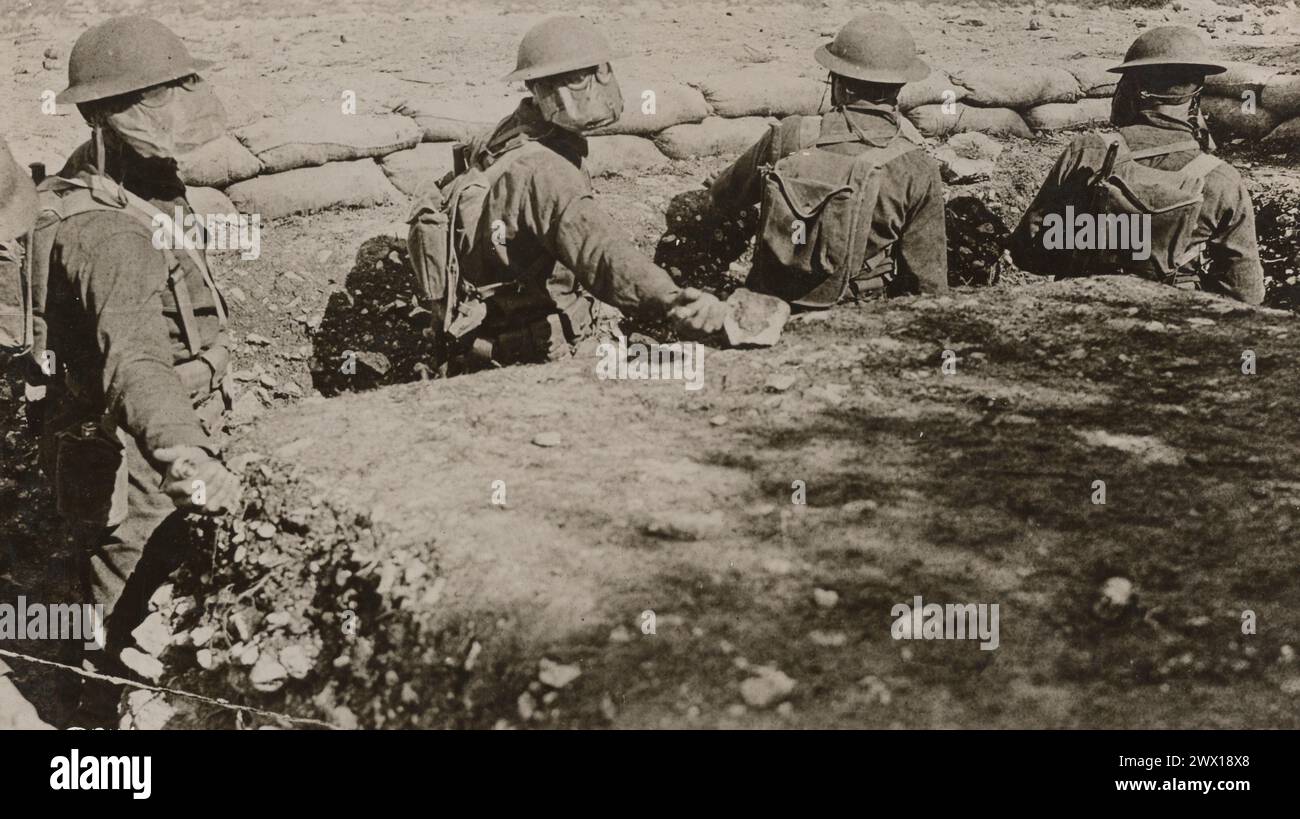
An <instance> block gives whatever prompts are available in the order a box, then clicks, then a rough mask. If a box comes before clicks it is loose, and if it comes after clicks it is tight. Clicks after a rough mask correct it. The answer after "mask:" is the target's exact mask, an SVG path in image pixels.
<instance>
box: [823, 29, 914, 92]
mask: <svg viewBox="0 0 1300 819" xmlns="http://www.w3.org/2000/svg"><path fill="white" fill-rule="evenodd" d="M813 56H814V57H815V58H816V59H817V62H819V63H821V64H822V65H823V66H825V67H826V69H827V70H829V71H830V72H831V73H832V74H838V75H840V76H841V77H848V78H849V79H853V80H862V81H863V82H876V83H884V84H890V85H902V84H904V83H909V82H915V81H916V80H922V79H925V78H926V77H927V76H928V75H929V74H930V66H929V65H927V64H926V63H925V61H923V60H922V59H920V58H919V57H917V56H916V42H915V41H914V40H913V39H912V35H911V33H910V32H908V30H907V29H906V28H904V26H903V24H902V23H900V22H898V21H897V20H895V19H894V18H893V17H890V16H889V15H888V14H862V15H859V16H857V17H854V18H853V19H852V20H850V21H849V22H848V23H846V24H845V25H844V28H842V29H840V33H839V34H836V35H835V39H834V41H832V42H830V43H827V44H826V45H824V46H822V47H821V48H819V49H817V51H816V53H815V54H814V55H813Z"/></svg>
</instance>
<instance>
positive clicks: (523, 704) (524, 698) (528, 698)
mask: <svg viewBox="0 0 1300 819" xmlns="http://www.w3.org/2000/svg"><path fill="white" fill-rule="evenodd" d="M515 707H516V708H518V710H519V718H520V719H522V720H523V721H524V722H527V721H528V720H530V719H532V718H533V714H535V713H537V700H535V699H533V695H532V694H530V693H528V692H527V691H525V692H524V693H522V694H520V695H519V699H518V700H516V701H515Z"/></svg>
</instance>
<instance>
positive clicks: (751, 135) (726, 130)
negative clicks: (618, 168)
mask: <svg viewBox="0 0 1300 819" xmlns="http://www.w3.org/2000/svg"><path fill="white" fill-rule="evenodd" d="M773 122H775V120H773V119H770V118H767V117H739V118H737V119H726V118H724V117H708V118H707V119H705V120H704V121H703V122H698V123H691V124H687V125H674V126H673V127H671V128H667V129H665V130H664V131H663V132H661V133H660V134H659V135H658V136H656V137H655V145H657V146H658V147H659V150H661V151H663V152H664V154H666V155H667V156H668V157H669V158H671V159H689V158H690V157H699V156H721V155H724V154H739V153H743V152H744V151H746V150H748V149H749V147H750V146H751V145H753V144H754V143H755V142H757V141H758V140H759V139H760V138H761V137H762V136H763V134H765V133H766V132H767V129H768V128H769V127H770V125H771V123H773Z"/></svg>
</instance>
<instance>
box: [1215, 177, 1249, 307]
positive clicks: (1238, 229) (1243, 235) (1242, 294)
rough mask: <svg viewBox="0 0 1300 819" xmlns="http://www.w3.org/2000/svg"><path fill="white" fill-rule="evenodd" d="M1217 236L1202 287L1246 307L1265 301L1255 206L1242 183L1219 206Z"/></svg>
mask: <svg viewBox="0 0 1300 819" xmlns="http://www.w3.org/2000/svg"><path fill="white" fill-rule="evenodd" d="M1211 207H1212V208H1213V212H1214V213H1215V214H1216V215H1217V217H1218V218H1217V220H1216V225H1215V229H1214V233H1213V234H1212V235H1211V236H1210V239H1209V242H1208V243H1207V245H1206V255H1207V256H1208V257H1209V263H1208V265H1207V266H1206V271H1205V272H1204V273H1203V274H1202V275H1201V286H1202V287H1204V288H1205V289H1206V290H1208V291H1210V292H1212V293H1220V294H1222V295H1225V296H1228V297H1230V298H1234V299H1237V300H1238V301H1243V302H1246V303H1247V304H1259V303H1260V302H1262V301H1263V300H1264V267H1263V265H1262V264H1261V263H1260V260H1259V245H1258V243H1257V240H1256V238H1255V206H1254V204H1253V203H1252V202H1251V201H1250V194H1249V193H1248V192H1247V191H1246V186H1245V184H1244V183H1242V182H1241V181H1240V180H1237V184H1236V185H1234V186H1233V187H1232V188H1231V189H1230V192H1229V193H1228V194H1227V195H1226V196H1225V197H1224V199H1223V200H1222V201H1220V202H1219V203H1215V204H1213V205H1211Z"/></svg>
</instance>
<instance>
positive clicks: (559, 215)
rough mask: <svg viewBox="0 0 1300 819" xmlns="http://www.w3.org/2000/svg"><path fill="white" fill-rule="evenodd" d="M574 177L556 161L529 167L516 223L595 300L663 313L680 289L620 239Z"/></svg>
mask: <svg viewBox="0 0 1300 819" xmlns="http://www.w3.org/2000/svg"><path fill="white" fill-rule="evenodd" d="M578 173H579V172H578V171H577V170H576V169H574V168H572V166H569V167H568V168H565V167H563V166H561V165H559V164H558V163H548V164H544V165H541V166H540V167H538V168H537V169H535V172H534V173H533V174H532V175H531V177H530V178H529V181H528V185H529V190H528V191H527V194H526V195H525V196H524V197H522V207H523V212H522V213H521V214H519V217H520V223H521V225H523V226H524V227H525V228H527V229H528V230H530V231H532V233H533V234H534V235H535V236H537V238H538V240H539V241H540V242H541V243H542V245H543V246H544V247H545V248H546V249H547V250H548V251H550V252H551V253H552V254H553V255H554V256H555V258H557V259H558V260H559V261H560V263H561V264H563V265H564V266H565V267H567V268H569V269H570V270H572V271H573V272H574V274H575V275H576V276H577V278H578V281H579V282H580V283H581V284H582V286H583V287H585V288H587V289H588V290H589V291H591V293H592V294H593V295H594V296H595V297H596V298H598V299H600V300H601V301H603V302H605V303H606V304H612V305H614V306H615V307H617V308H619V309H620V310H627V311H631V312H637V313H643V314H648V315H650V316H653V317H657V316H662V315H664V314H665V313H666V312H667V311H668V309H669V308H670V307H671V306H672V305H673V303H674V300H675V299H676V296H677V293H678V291H679V290H680V289H681V288H679V287H678V286H677V284H676V283H675V282H674V281H673V280H672V277H671V276H669V275H668V273H667V272H665V271H664V270H663V269H661V268H660V267H659V266H658V265H656V264H655V263H654V262H652V261H650V259H648V258H647V257H646V256H645V254H643V253H641V252H640V251H639V250H637V248H636V247H635V246H634V245H633V244H632V243H631V242H630V241H628V240H627V239H626V238H625V237H623V236H622V235H620V231H619V229H618V226H617V225H615V223H614V220H613V219H612V218H611V217H610V216H609V214H608V213H606V212H605V211H604V210H602V209H601V207H600V205H598V204H597V203H596V199H595V196H594V195H593V194H592V193H591V191H590V189H588V188H586V187H585V186H584V185H583V184H582V182H581V181H580V180H581V178H580V177H575V175H576V174H578Z"/></svg>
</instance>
